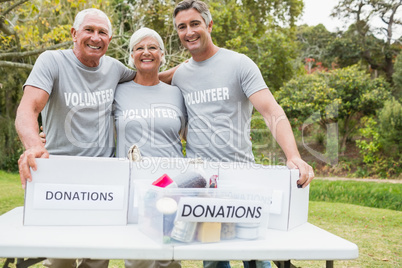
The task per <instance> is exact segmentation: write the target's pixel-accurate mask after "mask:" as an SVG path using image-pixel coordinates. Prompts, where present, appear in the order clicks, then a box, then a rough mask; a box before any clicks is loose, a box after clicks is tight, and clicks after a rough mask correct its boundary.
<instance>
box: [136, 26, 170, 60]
mask: <svg viewBox="0 0 402 268" xmlns="http://www.w3.org/2000/svg"><path fill="white" fill-rule="evenodd" d="M146 37H152V38H155V39H156V41H158V44H159V49H160V50H161V51H162V60H161V66H162V65H163V64H165V63H166V59H165V46H164V45H163V40H162V37H161V36H160V35H159V34H158V33H157V32H156V31H154V30H152V29H149V28H147V27H143V28H141V29H139V30H137V31H135V33H133V35H132V36H131V38H130V45H129V49H130V53H129V58H128V66H130V67H132V68H135V65H134V59H133V57H131V53H132V52H133V49H134V47H135V46H136V45H137V44H138V43H139V42H141V41H142V40H143V39H144V38H146ZM159 67H160V66H159Z"/></svg>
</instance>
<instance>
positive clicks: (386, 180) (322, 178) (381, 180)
mask: <svg viewBox="0 0 402 268" xmlns="http://www.w3.org/2000/svg"><path fill="white" fill-rule="evenodd" d="M315 180H329V181H340V180H341V181H369V182H370V181H373V182H389V183H402V180H388V179H366V178H364V179H362V178H341V177H316V178H315Z"/></svg>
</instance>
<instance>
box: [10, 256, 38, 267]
mask: <svg viewBox="0 0 402 268" xmlns="http://www.w3.org/2000/svg"><path fill="white" fill-rule="evenodd" d="M45 259H46V258H34V259H20V258H17V264H16V265H15V267H17V268H27V267H29V266H31V265H34V264H36V263H38V262H41V261H43V260H45ZM14 262H15V259H14V258H7V259H6V262H5V263H4V266H3V268H10V266H9V265H10V264H11V263H14Z"/></svg>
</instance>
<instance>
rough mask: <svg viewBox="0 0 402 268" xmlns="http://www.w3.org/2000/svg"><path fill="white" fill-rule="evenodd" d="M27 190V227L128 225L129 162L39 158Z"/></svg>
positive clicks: (101, 159) (102, 159)
mask: <svg viewBox="0 0 402 268" xmlns="http://www.w3.org/2000/svg"><path fill="white" fill-rule="evenodd" d="M36 162H37V165H38V169H37V171H32V170H31V172H32V182H27V186H26V190H25V206H24V225H126V224H127V209H128V202H127V200H128V189H129V161H128V160H122V159H117V158H98V157H72V156H51V157H50V158H49V159H36Z"/></svg>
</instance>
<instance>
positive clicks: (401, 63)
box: [392, 53, 402, 100]
mask: <svg viewBox="0 0 402 268" xmlns="http://www.w3.org/2000/svg"><path fill="white" fill-rule="evenodd" d="M394 70H395V72H394V74H393V75H392V79H393V82H394V91H393V95H394V96H395V97H396V98H397V99H399V100H400V99H401V97H402V53H399V55H398V56H397V57H396V61H395V66H394Z"/></svg>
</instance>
